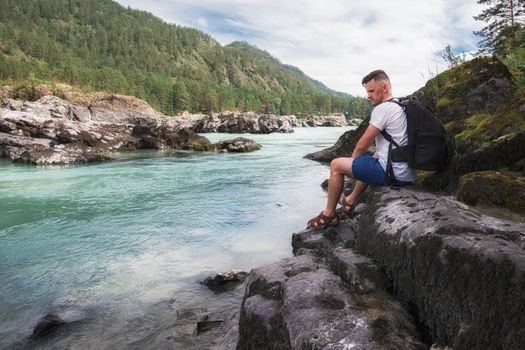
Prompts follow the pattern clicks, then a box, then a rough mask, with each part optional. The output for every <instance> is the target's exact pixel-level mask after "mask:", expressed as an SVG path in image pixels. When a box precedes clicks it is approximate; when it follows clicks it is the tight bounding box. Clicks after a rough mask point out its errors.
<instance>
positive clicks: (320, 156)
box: [305, 118, 370, 162]
mask: <svg viewBox="0 0 525 350" xmlns="http://www.w3.org/2000/svg"><path fill="white" fill-rule="evenodd" d="M369 122H370V118H367V119H365V120H363V121H362V122H361V124H359V126H358V127H357V129H355V130H349V131H347V132H345V133H344V134H343V135H341V136H340V137H339V139H338V140H337V142H336V143H335V144H334V145H333V146H332V147H329V148H326V149H324V150H321V151H318V152H314V153H309V154H307V155H306V156H305V158H308V159H311V160H316V161H319V162H330V161H332V160H333V159H335V158H338V157H350V156H351V155H352V152H353V151H354V148H355V145H356V144H357V141H359V139H360V138H361V136H362V135H363V134H364V132H365V130H366V128H367V127H368V123H369Z"/></svg>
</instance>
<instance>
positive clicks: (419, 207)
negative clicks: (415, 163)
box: [357, 188, 525, 350]
mask: <svg viewBox="0 0 525 350" xmlns="http://www.w3.org/2000/svg"><path fill="white" fill-rule="evenodd" d="M357 247H358V249H359V251H361V252H364V253H366V254H367V255H368V256H369V257H370V258H371V259H372V260H373V261H374V262H375V263H376V264H377V265H378V267H379V268H380V269H382V270H383V271H384V272H385V273H386V275H387V277H388V278H389V279H390V280H391V281H392V283H393V286H394V288H395V292H396V293H397V294H398V296H399V298H400V299H401V300H402V301H403V303H404V305H405V306H406V307H408V308H409V309H410V310H412V312H413V313H414V314H415V316H416V317H417V319H418V320H419V322H420V323H421V326H422V327H423V328H424V329H426V332H427V333H428V335H429V337H430V338H431V340H432V341H433V342H434V343H437V344H440V345H447V346H451V347H452V348H454V349H456V350H460V349H496V348H498V349H499V348H505V349H523V348H524V347H525V329H524V328H523V324H525V297H524V295H525V294H523V289H524V288H525V225H524V224H520V223H515V222H510V221H505V220H499V219H495V218H492V217H487V216H484V215H481V214H479V213H477V212H476V211H474V210H472V209H470V208H468V207H467V206H465V205H464V204H462V203H460V202H457V201H455V200H453V199H450V198H442V197H438V196H435V195H432V194H429V193H424V192H419V191H416V190H412V189H397V190H396V189H390V188H380V189H376V190H374V191H373V192H372V194H371V196H370V198H369V201H368V209H367V210H366V211H365V213H363V214H362V215H361V216H360V219H359V230H358V236H357Z"/></svg>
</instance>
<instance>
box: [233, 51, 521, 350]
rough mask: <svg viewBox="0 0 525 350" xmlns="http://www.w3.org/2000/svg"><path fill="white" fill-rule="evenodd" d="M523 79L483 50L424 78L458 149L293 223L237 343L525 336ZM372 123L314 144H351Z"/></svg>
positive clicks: (255, 281) (514, 341)
mask: <svg viewBox="0 0 525 350" xmlns="http://www.w3.org/2000/svg"><path fill="white" fill-rule="evenodd" d="M513 85H514V82H513V77H512V75H511V74H510V72H509V71H508V69H507V68H506V67H505V66H504V65H503V64H501V63H500V62H498V61H497V60H496V59H493V58H488V57H485V58H479V59H475V60H472V61H469V62H467V63H465V64H464V65H462V66H460V67H456V68H454V69H451V70H450V71H446V72H444V73H442V74H440V75H438V76H437V77H436V78H435V79H433V80H431V81H429V82H428V83H427V85H426V86H425V87H424V88H422V89H421V90H419V91H417V92H416V95H417V96H418V97H419V98H420V99H421V100H422V101H423V102H424V103H425V104H426V105H428V106H430V107H431V109H432V110H434V111H435V112H436V115H437V116H438V117H439V118H441V119H442V120H443V121H444V123H445V128H446V130H447V131H448V132H449V133H450V134H451V135H452V136H454V138H455V140H456V148H457V154H456V156H455V157H454V159H453V161H452V163H451V164H449V166H448V167H447V168H446V169H444V170H442V171H440V172H437V173H428V172H420V173H419V174H418V182H417V184H416V186H414V188H402V189H399V188H372V189H371V190H370V191H368V192H366V193H365V195H364V197H365V203H366V204H361V205H360V206H358V208H357V209H356V211H354V213H353V215H352V216H344V217H345V219H344V221H343V222H342V223H340V224H339V225H338V226H336V227H331V228H327V229H319V230H305V231H302V232H298V233H295V234H294V235H293V238H292V245H293V248H294V256H293V257H291V258H287V259H284V260H282V261H279V262H276V263H274V264H271V265H268V266H264V267H259V268H256V269H253V270H252V271H251V272H250V275H249V277H248V281H247V286H246V291H245V296H244V299H243V302H242V307H241V315H240V323H239V340H238V343H237V348H236V349H237V350H242V349H280V350H281V349H297V350H299V349H348V348H358V349H429V348H432V349H455V350H459V349H522V348H524V347H525V331H524V329H523V324H525V297H524V295H525V294H524V293H523V289H524V288H525V219H523V217H522V216H520V215H519V214H523V213H525V206H524V204H523V198H524V193H525V187H524V181H523V176H524V175H525V169H524V165H525V163H524V159H525V148H524V147H525V142H524V137H525V131H524V130H523V120H524V118H525V114H524V113H525V107H524V106H525V98H524V96H525V95H524V94H523V88H521V90H520V89H518V90H516V89H515V88H513ZM367 126H368V121H364V122H363V123H362V124H361V125H360V126H359V127H358V128H357V129H356V130H353V131H349V132H346V133H345V134H343V135H342V136H341V137H340V139H339V140H338V141H337V143H336V144H335V145H334V146H333V147H330V148H328V149H325V150H322V151H320V152H316V153H313V154H309V155H307V156H306V157H307V158H310V159H313V160H317V161H321V162H329V161H331V160H332V159H334V158H336V157H340V156H350V155H351V152H352V150H353V149H354V147H355V145H356V143H357V140H358V139H359V138H360V137H361V135H362V134H363V132H364V130H365V129H366V127H367ZM425 190H431V191H435V190H438V191H440V193H441V195H437V194H432V193H428V192H425ZM443 193H445V194H447V196H444V195H443ZM451 195H456V198H457V199H455V198H454V197H453V196H451ZM459 200H462V201H464V202H466V203H469V204H472V205H474V204H478V203H479V204H484V205H491V206H502V207H504V208H506V209H507V210H512V211H514V212H516V213H518V216H517V217H519V219H516V218H517V217H515V219H514V220H513V221H508V220H504V219H498V218H494V217H491V216H486V215H483V214H481V212H480V211H479V210H476V209H475V208H471V207H469V206H467V205H465V204H464V203H462V202H460V201H459ZM341 215H343V214H342V213H341Z"/></svg>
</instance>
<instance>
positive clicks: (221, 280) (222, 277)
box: [201, 270, 248, 292]
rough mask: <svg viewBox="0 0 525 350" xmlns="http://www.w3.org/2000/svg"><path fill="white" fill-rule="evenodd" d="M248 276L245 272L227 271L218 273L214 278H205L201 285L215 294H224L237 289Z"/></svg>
mask: <svg viewBox="0 0 525 350" xmlns="http://www.w3.org/2000/svg"><path fill="white" fill-rule="evenodd" d="M246 276H248V273H247V272H244V271H237V270H233V271H229V272H222V273H218V274H216V275H215V276H212V277H207V278H206V279H204V280H203V281H202V282H201V284H203V285H205V286H207V287H208V288H210V289H211V290H213V291H215V292H225V291H228V290H231V289H233V288H235V287H237V286H238V285H239V284H241V283H242V282H244V280H245V279H246Z"/></svg>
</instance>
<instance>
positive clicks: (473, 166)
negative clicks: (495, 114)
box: [422, 131, 525, 193]
mask: <svg viewBox="0 0 525 350" xmlns="http://www.w3.org/2000/svg"><path fill="white" fill-rule="evenodd" d="M523 158H525V131H521V132H518V133H516V134H511V135H510V136H508V137H501V138H499V139H497V140H495V141H494V142H491V143H489V144H488V145H486V146H484V147H481V148H479V149H476V150H475V151H472V152H468V153H465V154H458V155H456V156H455V157H454V158H453V159H452V162H451V163H450V164H449V165H448V166H447V167H446V168H445V169H443V170H442V171H439V172H437V173H435V174H433V175H431V176H429V177H426V178H425V179H423V180H422V185H423V187H424V188H426V189H430V190H446V191H448V192H450V193H454V192H456V190H457V187H458V183H459V179H460V178H461V176H463V175H465V174H468V173H471V172H475V171H484V170H499V169H504V168H509V167H512V166H513V165H515V164H516V163H517V162H519V161H520V160H522V159H523Z"/></svg>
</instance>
